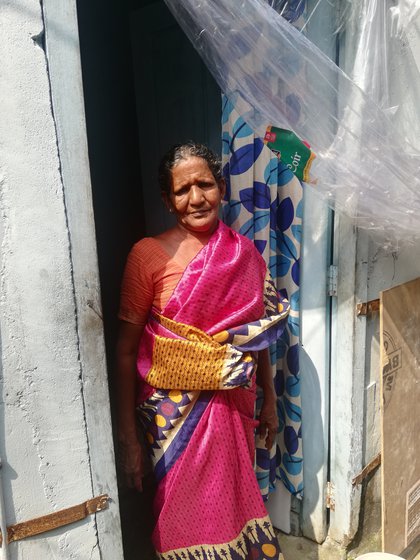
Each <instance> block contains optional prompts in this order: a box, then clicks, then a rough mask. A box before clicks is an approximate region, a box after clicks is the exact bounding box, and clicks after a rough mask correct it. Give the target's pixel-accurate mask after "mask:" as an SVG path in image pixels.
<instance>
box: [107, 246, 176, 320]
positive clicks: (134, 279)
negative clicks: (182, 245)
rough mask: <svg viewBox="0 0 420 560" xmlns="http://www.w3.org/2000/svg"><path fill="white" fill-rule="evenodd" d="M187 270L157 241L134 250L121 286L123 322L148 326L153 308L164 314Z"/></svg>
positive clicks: (129, 256) (136, 247) (134, 247)
mask: <svg viewBox="0 0 420 560" xmlns="http://www.w3.org/2000/svg"><path fill="white" fill-rule="evenodd" d="M183 272H184V269H183V268H182V267H181V266H180V265H179V264H178V263H176V262H175V261H174V260H173V259H172V258H171V257H170V256H169V255H168V254H167V253H166V251H165V249H164V248H163V247H162V245H161V244H160V243H159V241H157V240H156V239H154V238H153V237H145V238H144V239H141V240H140V241H138V242H137V243H136V244H135V245H134V246H133V248H132V249H131V251H130V253H129V255H128V258H127V264H126V266H125V270H124V276H123V281H122V286H121V300H120V310H119V313H118V317H119V319H122V320H123V321H127V322H128V323H134V324H135V325H141V326H144V325H145V324H146V323H147V319H148V315H149V312H150V309H151V307H152V306H154V307H156V308H157V309H158V310H159V311H162V310H163V309H164V307H165V305H166V304H167V303H168V301H169V298H170V297H171V295H172V292H173V291H174V289H175V287H176V285H177V284H178V282H179V280H180V279H181V276H182V274H183Z"/></svg>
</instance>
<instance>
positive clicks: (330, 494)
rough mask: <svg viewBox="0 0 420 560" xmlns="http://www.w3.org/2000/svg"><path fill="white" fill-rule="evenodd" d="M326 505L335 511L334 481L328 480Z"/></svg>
mask: <svg viewBox="0 0 420 560" xmlns="http://www.w3.org/2000/svg"><path fill="white" fill-rule="evenodd" d="M325 507H326V508H327V509H330V510H331V511H335V486H334V484H333V483H332V482H327V491H326V499H325Z"/></svg>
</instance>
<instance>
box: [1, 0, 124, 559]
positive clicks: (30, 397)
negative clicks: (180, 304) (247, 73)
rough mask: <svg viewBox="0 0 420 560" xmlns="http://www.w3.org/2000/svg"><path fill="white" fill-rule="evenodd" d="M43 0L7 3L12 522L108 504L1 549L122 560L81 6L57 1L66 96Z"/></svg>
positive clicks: (4, 170)
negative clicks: (50, 56)
mask: <svg viewBox="0 0 420 560" xmlns="http://www.w3.org/2000/svg"><path fill="white" fill-rule="evenodd" d="M43 4H44V3H43V2H41V3H40V2H39V0H3V1H2V3H1V7H0V20H1V22H2V28H1V33H0V60H1V73H0V150H1V153H0V186H1V192H0V204H1V211H0V237H1V254H0V256H1V269H0V281H1V299H0V306H1V314H0V336H1V356H2V362H1V385H0V426H1V428H0V456H1V459H2V461H3V469H2V483H3V492H4V501H5V511H4V516H5V523H7V525H10V524H13V523H16V522H21V521H25V520H27V519H31V518H33V517H37V516H40V515H44V514H47V513H51V512H53V511H55V510H59V509H61V508H66V507H69V506H72V505H75V504H77V503H79V502H83V501H85V500H86V499H89V498H91V497H92V496H94V495H97V494H98V493H102V492H107V493H109V494H110V495H111V497H112V500H113V501H112V502H111V507H110V509H109V510H107V511H105V512H101V513H99V514H97V515H96V516H91V517H89V518H87V519H86V520H85V521H81V522H78V523H76V524H74V525H71V526H69V527H66V528H62V529H58V530H55V531H53V532H50V533H47V534H45V535H41V536H39V537H35V538H30V539H27V540H24V541H20V542H19V543H11V544H10V545H9V546H8V547H7V549H5V548H3V550H2V554H3V558H11V559H15V558H16V559H17V558H22V559H25V558H28V559H29V558H30V559H33V560H37V559H45V558H65V559H71V558H74V559H76V558H80V559H83V560H84V559H87V558H92V559H95V558H97V559H99V558H104V559H105V558H108V559H112V560H118V559H119V558H122V552H121V544H120V542H121V539H120V533H119V517H118V503H117V502H118V500H117V491H116V483H115V474H114V470H115V469H114V464H113V453H112V440H111V428H110V419H109V403H108V397H107V389H106V387H107V383H106V370H105V360H104V352H103V339H102V324H101V320H100V299H99V288H98V279H97V265H96V253H95V244H94V233H93V232H94V229H93V217H92V209H91V201H90V191H89V172H88V165H87V152H86V143H85V133H84V116H83V103H82V93H81V79H80V69H78V39H77V26H76V12H75V2H73V1H71V2H65V3H64V2H56V3H55V10H56V11H55V13H54V14H52V15H54V17H56V19H55V20H54V21H53V20H50V23H51V26H50V28H49V30H50V31H51V35H54V37H52V40H53V39H54V40H55V41H56V46H57V45H61V47H63V49H64V50H65V52H66V54H67V57H68V58H66V61H65V64H66V65H67V66H64V65H63V68H62V72H61V75H60V76H59V80H61V82H62V83H61V92H60V90H59V88H58V89H57V92H55V91H54V82H51V81H50V77H51V76H50V74H49V67H48V60H47V58H46V53H45V51H44V49H43V48H42V41H43V33H44V31H45V29H44V18H47V14H46V11H45V6H43ZM64 4H65V5H66V8H65V9H63V6H64ZM60 9H61V12H60ZM43 11H44V13H43ZM52 15H51V16H52ZM47 41H48V37H47ZM57 48H58V47H57ZM57 52H58V51H57ZM62 62H63V61H62ZM56 82H57V78H56ZM51 85H52V86H53V87H52V90H51ZM59 92H60V93H59ZM56 94H57V96H58V98H59V97H60V95H67V96H68V98H69V99H70V106H69V105H67V106H66V104H65V103H64V104H63V105H60V104H59V102H58V99H56ZM54 99H55V100H56V103H55V105H54V107H53V106H52V100H54ZM66 111H71V112H72V113H71V119H69V118H68V117H69V116H70V115H69V114H67V118H65V116H66ZM70 122H73V126H71V127H69V123H70ZM76 216H77V219H76ZM84 244H85V246H84Z"/></svg>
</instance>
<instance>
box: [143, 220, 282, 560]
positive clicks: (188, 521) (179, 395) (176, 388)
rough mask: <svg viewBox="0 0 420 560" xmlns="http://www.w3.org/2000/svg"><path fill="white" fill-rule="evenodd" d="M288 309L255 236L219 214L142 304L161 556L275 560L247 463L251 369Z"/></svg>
mask: <svg viewBox="0 0 420 560" xmlns="http://www.w3.org/2000/svg"><path fill="white" fill-rule="evenodd" d="M287 313H288V303H287V301H286V300H283V301H280V302H279V300H278V295H277V292H276V290H275V288H274V285H273V284H272V282H271V281H270V279H269V276H268V275H267V270H266V266H265V263H264V261H263V259H262V258H261V256H260V255H259V254H258V252H257V251H256V250H255V248H254V246H253V243H252V242H251V241H249V240H248V239H246V238H244V237H242V236H240V235H239V234H237V233H236V232H234V231H232V230H231V229H230V228H228V227H227V226H225V225H224V224H223V223H221V222H220V223H219V225H218V228H217V229H216V231H215V233H214V234H213V236H212V237H211V239H210V241H209V243H208V244H207V245H206V246H205V247H204V248H203V249H202V250H201V251H200V253H199V254H198V255H197V256H196V257H195V258H194V259H193V261H192V262H191V263H190V264H189V266H188V267H187V269H186V270H185V272H184V274H183V276H182V278H181V280H180V281H179V283H178V285H177V287H176V288H175V290H174V292H173V294H172V296H171V298H170V300H169V302H168V304H167V305H166V307H165V309H164V310H163V311H162V313H161V314H159V313H157V312H156V311H155V310H153V311H152V313H151V316H150V318H149V321H148V324H147V325H146V328H145V332H144V335H143V337H142V340H141V344H140V348H139V357H138V364H137V365H138V371H139V379H140V385H141V390H140V397H139V406H138V412H139V418H140V421H141V423H142V425H143V429H144V433H145V440H146V444H147V446H148V452H149V454H150V457H151V460H152V464H153V469H154V474H155V477H156V480H157V482H158V488H157V493H156V497H155V503H154V514H155V519H156V525H155V529H154V532H153V537H152V538H153V543H154V546H155V549H156V552H157V554H158V557H159V558H161V559H163V560H181V559H182V560H183V559H187V560H197V559H198V560H219V559H220V560H225V559H227V560H235V559H246V560H260V559H261V560H263V559H275V560H277V559H280V558H283V556H282V554H281V552H280V548H279V545H278V542H277V539H276V536H275V534H274V530H273V527H272V525H271V522H270V519H269V518H268V515H267V511H266V509H265V506H264V503H263V500H262V497H261V494H260V490H259V487H258V483H257V479H256V475H255V472H254V453H255V448H254V430H255V427H256V425H257V422H256V421H255V420H254V406H255V379H254V377H255V376H254V373H255V369H256V353H257V352H258V351H259V350H261V349H263V348H266V347H268V346H269V345H270V344H271V343H273V342H274V341H275V340H276V339H277V338H278V336H280V334H281V332H282V330H283V328H284V322H285V320H286V316H287Z"/></svg>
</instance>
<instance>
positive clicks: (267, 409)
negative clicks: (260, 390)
mask: <svg viewBox="0 0 420 560" xmlns="http://www.w3.org/2000/svg"><path fill="white" fill-rule="evenodd" d="M276 400H277V398H276V395H275V393H271V394H270V395H265V394H264V397H263V404H262V407H261V412H260V417H259V421H260V425H259V434H260V437H261V438H265V447H266V449H268V450H270V449H271V448H272V447H273V443H274V441H275V438H276V435H277V431H278V429H279V420H278V417H277V406H276Z"/></svg>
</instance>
